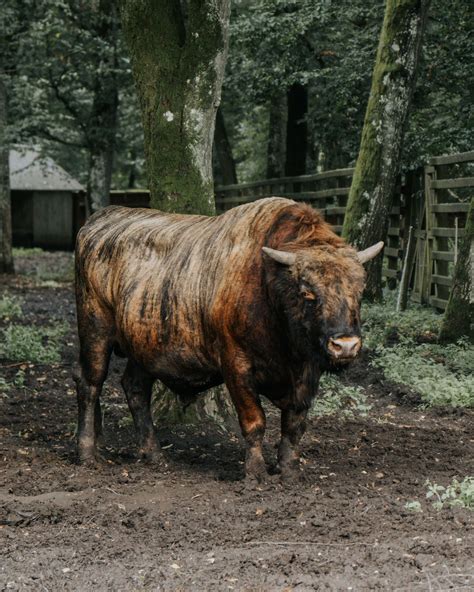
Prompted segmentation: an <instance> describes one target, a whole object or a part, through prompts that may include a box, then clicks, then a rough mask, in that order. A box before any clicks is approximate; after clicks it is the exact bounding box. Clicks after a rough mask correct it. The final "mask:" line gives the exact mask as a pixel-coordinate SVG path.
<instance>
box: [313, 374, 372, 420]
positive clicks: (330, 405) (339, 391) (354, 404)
mask: <svg viewBox="0 0 474 592" xmlns="http://www.w3.org/2000/svg"><path fill="white" fill-rule="evenodd" d="M319 389H320V391H319V395H318V396H317V397H316V399H315V400H314V403H313V406H312V408H311V411H310V416H322V415H335V414H339V413H340V414H342V415H343V416H345V417H353V416H354V414H359V415H363V416H364V415H367V413H368V412H369V411H370V409H371V407H372V406H371V405H370V404H369V403H368V402H367V395H366V394H365V392H364V389H363V388H361V387H359V386H347V385H345V384H343V383H342V382H341V381H340V380H339V379H338V377H337V376H334V375H332V374H326V375H323V376H322V377H321V381H320V384H319Z"/></svg>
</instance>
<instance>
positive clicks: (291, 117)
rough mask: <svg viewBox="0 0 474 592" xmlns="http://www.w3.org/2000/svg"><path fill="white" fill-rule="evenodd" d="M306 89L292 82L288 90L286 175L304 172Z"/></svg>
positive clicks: (306, 140) (306, 142) (306, 144)
mask: <svg viewBox="0 0 474 592" xmlns="http://www.w3.org/2000/svg"><path fill="white" fill-rule="evenodd" d="M307 113H308V89H307V88H306V86H303V85H302V84H293V85H292V86H291V87H290V89H289V90H288V122H287V127H286V163H285V174H286V175H290V176H293V175H304V174H305V173H306V152H307V150H308V125H307V123H306V115H307Z"/></svg>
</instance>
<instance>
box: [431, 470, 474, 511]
mask: <svg viewBox="0 0 474 592" xmlns="http://www.w3.org/2000/svg"><path fill="white" fill-rule="evenodd" d="M426 486H427V487H428V492H427V494H426V498H427V499H429V500H431V501H432V505H433V508H435V509H436V510H442V509H443V508H466V509H468V510H474V477H465V478H464V479H463V480H462V481H458V479H456V478H454V479H453V480H452V482H451V483H450V484H449V485H448V486H447V487H444V486H443V485H438V484H437V483H432V482H431V481H429V480H428V481H427V482H426Z"/></svg>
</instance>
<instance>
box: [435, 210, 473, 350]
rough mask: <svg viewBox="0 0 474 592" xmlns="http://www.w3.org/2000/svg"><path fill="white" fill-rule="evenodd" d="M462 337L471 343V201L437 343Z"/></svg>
mask: <svg viewBox="0 0 474 592" xmlns="http://www.w3.org/2000/svg"><path fill="white" fill-rule="evenodd" d="M465 335H466V336H468V337H469V338H470V340H471V342H474V199H472V200H471V205H470V206H469V212H468V214H467V220H466V226H465V235H464V237H463V240H462V242H461V246H460V249H459V253H458V260H457V262H456V266H455V268H454V276H453V283H452V286H451V293H450V295H449V300H448V306H447V307H446V311H445V313H444V319H443V324H442V327H441V333H440V340H441V341H456V340H457V339H459V338H460V337H463V336H465Z"/></svg>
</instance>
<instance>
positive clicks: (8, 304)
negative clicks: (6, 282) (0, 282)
mask: <svg viewBox="0 0 474 592" xmlns="http://www.w3.org/2000/svg"><path fill="white" fill-rule="evenodd" d="M21 314H22V310H21V300H19V299H18V298H14V297H12V296H10V295H9V294H3V296H2V297H1V298H0V319H13V318H15V317H19V316H21Z"/></svg>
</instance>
